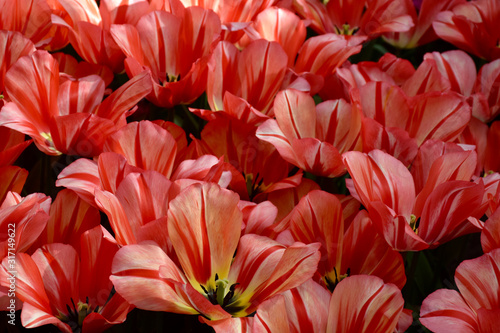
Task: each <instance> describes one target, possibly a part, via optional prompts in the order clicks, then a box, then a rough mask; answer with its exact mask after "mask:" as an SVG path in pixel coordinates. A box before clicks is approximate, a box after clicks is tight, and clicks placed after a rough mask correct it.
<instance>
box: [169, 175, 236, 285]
mask: <svg viewBox="0 0 500 333" xmlns="http://www.w3.org/2000/svg"><path fill="white" fill-rule="evenodd" d="M238 201H239V198H238V195H237V194H235V193H233V192H231V191H228V190H225V189H221V188H220V187H219V186H218V185H216V184H211V183H205V184H194V185H192V186H190V187H188V188H187V189H185V190H184V191H183V192H181V193H180V194H179V195H177V196H176V197H175V198H174V199H173V200H172V201H171V202H170V205H169V210H168V234H169V237H170V239H171V241H172V245H173V246H174V248H175V252H176V254H177V256H178V258H179V262H180V263H181V266H182V268H183V270H184V272H185V273H186V276H187V278H188V280H189V281H190V282H191V284H192V285H193V287H194V288H195V289H197V290H198V291H199V292H203V290H202V288H201V286H200V285H202V286H204V288H205V289H206V290H215V288H216V286H215V281H216V279H215V275H218V278H219V279H225V278H227V276H228V273H229V267H230V265H231V261H232V258H233V254H234V252H235V250H236V247H237V246H238V240H239V235H240V233H241V223H242V215H241V212H240V211H239V209H238V207H237V204H238Z"/></svg>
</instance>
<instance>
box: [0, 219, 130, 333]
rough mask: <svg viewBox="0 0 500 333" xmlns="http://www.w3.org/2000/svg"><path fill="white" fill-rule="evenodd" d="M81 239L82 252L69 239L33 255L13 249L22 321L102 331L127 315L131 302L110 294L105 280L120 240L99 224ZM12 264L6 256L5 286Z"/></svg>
mask: <svg viewBox="0 0 500 333" xmlns="http://www.w3.org/2000/svg"><path fill="white" fill-rule="evenodd" d="M81 242H82V248H81V252H80V254H79V253H78V252H77V251H76V250H75V249H74V248H73V247H72V246H70V245H65V244H60V243H54V244H48V245H45V246H43V247H42V248H40V249H38V250H37V251H36V252H35V253H34V254H33V255H32V256H31V257H30V256H29V255H27V254H25V253H18V254H17V255H16V264H15V269H16V270H17V276H16V296H17V297H19V299H20V300H22V301H23V310H22V312H21V322H22V324H23V326H24V327H26V328H32V327H38V326H42V325H46V324H53V325H55V326H57V328H58V329H59V330H61V331H62V332H68V333H71V332H73V331H74V330H78V329H80V330H81V331H82V332H102V331H104V330H105V329H107V328H109V327H110V326H111V325H113V324H118V323H121V322H123V321H124V320H125V318H126V316H127V313H128V312H129V311H130V310H131V306H130V305H129V304H128V303H127V302H126V301H125V300H123V298H121V296H120V295H118V294H116V293H115V294H113V295H111V291H112V287H113V286H112V284H111V283H110V281H109V274H110V270H111V261H112V259H113V257H114V255H115V253H116V251H118V245H117V244H116V242H115V240H114V239H113V237H112V236H111V235H110V234H109V233H108V232H107V231H106V230H105V229H104V228H103V227H102V226H98V227H95V228H94V229H91V230H89V231H87V232H86V233H85V234H83V235H82V237H81ZM10 270H11V269H10V268H9V262H8V258H5V259H4V260H3V262H2V268H1V270H0V275H1V276H2V282H1V283H2V286H8V281H7V277H8V276H10V274H9V273H8V271H10ZM110 296H112V297H111V298H110ZM108 299H109V300H108Z"/></svg>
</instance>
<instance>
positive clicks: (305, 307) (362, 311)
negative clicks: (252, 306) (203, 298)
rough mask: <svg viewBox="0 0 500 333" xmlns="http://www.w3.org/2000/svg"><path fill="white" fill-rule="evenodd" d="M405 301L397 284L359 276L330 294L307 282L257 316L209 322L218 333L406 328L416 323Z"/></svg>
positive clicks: (386, 332) (384, 332)
mask: <svg viewBox="0 0 500 333" xmlns="http://www.w3.org/2000/svg"><path fill="white" fill-rule="evenodd" d="M403 304H404V300H403V296H402V295H401V291H400V290H399V289H398V288H397V287H396V286H395V285H393V284H390V283H386V284H384V282H383V281H382V280H381V279H380V278H378V277H376V276H368V275H357V276H351V277H348V278H345V279H344V280H342V281H341V282H340V283H339V284H338V286H337V287H336V288H335V290H334V291H333V294H331V295H330V293H329V292H328V291H327V290H325V289H323V288H322V287H321V286H319V285H318V284H316V283H314V282H313V281H307V282H306V283H304V284H302V285H301V286H299V287H297V288H295V289H292V290H290V291H287V292H285V293H283V294H282V295H278V296H276V297H274V298H272V299H270V300H269V301H267V302H265V303H263V304H262V306H260V307H259V308H258V309H257V312H256V314H255V316H254V317H253V318H229V319H224V320H219V321H215V322H213V323H209V325H210V326H213V327H214V329H215V331H216V332H217V333H228V332H230V333H237V332H238V333H240V332H273V333H274V332H280V333H281V332H283V333H288V332H290V333H297V332H314V333H330V332H335V333H351V332H356V333H372V332H377V333H392V332H395V329H397V332H403V331H405V330H406V329H407V328H408V327H409V326H410V324H411V321H409V320H408V319H409V318H408V315H407V313H406V311H403ZM311 309H314V310H313V311H311ZM410 317H411V316H410Z"/></svg>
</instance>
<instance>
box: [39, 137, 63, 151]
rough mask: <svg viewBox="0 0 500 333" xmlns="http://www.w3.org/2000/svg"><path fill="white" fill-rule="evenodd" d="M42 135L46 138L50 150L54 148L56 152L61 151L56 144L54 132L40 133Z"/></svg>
mask: <svg viewBox="0 0 500 333" xmlns="http://www.w3.org/2000/svg"><path fill="white" fill-rule="evenodd" d="M40 135H41V136H42V138H44V139H45V144H46V145H47V147H49V149H50V150H53V151H54V152H59V151H58V150H57V149H56V147H55V145H54V140H53V139H52V134H50V133H46V132H44V133H40Z"/></svg>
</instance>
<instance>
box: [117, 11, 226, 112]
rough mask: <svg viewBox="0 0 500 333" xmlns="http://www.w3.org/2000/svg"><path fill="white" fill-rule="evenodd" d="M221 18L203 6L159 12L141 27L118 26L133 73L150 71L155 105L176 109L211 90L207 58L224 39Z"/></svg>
mask: <svg viewBox="0 0 500 333" xmlns="http://www.w3.org/2000/svg"><path fill="white" fill-rule="evenodd" d="M220 29H221V28H220V20H219V17H218V16H217V15H216V14H215V13H214V12H212V11H209V10H204V9H202V8H199V7H189V8H183V7H182V5H181V6H180V8H179V10H176V11H174V12H172V13H167V12H165V11H155V12H151V13H149V14H147V15H144V16H142V17H141V19H140V20H139V21H138V23H137V25H135V26H134V25H131V24H122V25H118V24H116V25H112V26H111V35H112V36H113V40H114V41H116V43H117V44H118V46H119V47H120V48H121V50H122V51H123V52H124V53H125V55H126V60H125V69H126V71H127V74H128V76H129V77H131V78H132V77H135V76H137V75H140V74H141V73H142V72H143V71H144V69H145V68H148V69H149V71H148V72H149V76H150V80H151V82H152V84H153V91H152V92H151V94H150V95H149V96H148V99H149V100H151V101H152V102H153V103H154V104H156V105H158V106H162V107H173V106H175V105H178V104H189V103H192V102H193V101H194V100H196V99H197V98H198V97H199V96H200V95H201V94H202V93H203V91H204V90H205V88H206V82H207V81H206V80H207V70H208V69H207V62H208V60H209V58H210V55H211V52H212V49H213V48H214V47H215V45H216V43H217V42H218V40H219V38H220Z"/></svg>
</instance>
